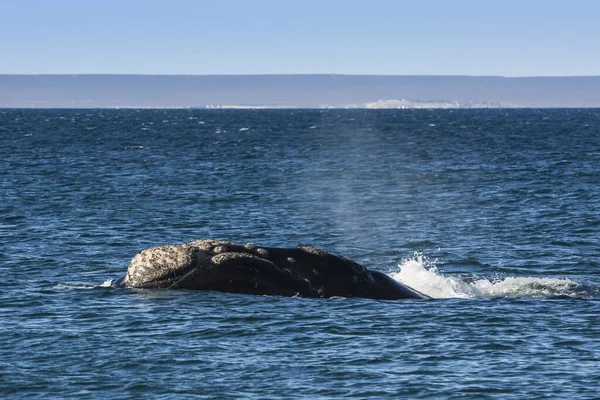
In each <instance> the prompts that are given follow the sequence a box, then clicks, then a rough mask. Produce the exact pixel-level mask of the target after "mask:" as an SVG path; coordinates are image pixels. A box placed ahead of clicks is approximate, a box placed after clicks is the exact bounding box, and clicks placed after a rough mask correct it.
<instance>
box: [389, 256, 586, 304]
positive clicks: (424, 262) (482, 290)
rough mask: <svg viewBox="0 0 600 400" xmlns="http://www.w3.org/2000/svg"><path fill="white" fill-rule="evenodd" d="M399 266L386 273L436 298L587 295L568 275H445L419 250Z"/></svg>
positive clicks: (579, 296)
mask: <svg viewBox="0 0 600 400" xmlns="http://www.w3.org/2000/svg"><path fill="white" fill-rule="evenodd" d="M398 267H399V268H400V271H398V272H392V273H390V274H389V275H390V276H391V277H392V278H393V279H395V280H396V281H398V282H400V283H403V284H405V285H408V286H410V287H412V288H414V289H416V290H418V291H420V292H421V293H424V294H426V295H428V296H431V297H432V298H435V299H451V298H492V297H532V298H548V297H561V296H567V297H578V298H581V297H588V296H589V293H588V292H589V291H588V290H587V289H586V287H585V286H584V285H581V284H578V283H576V282H574V281H572V280H570V279H567V278H537V277H496V278H493V279H486V278H466V277H457V276H445V275H443V274H442V273H440V272H439V271H438V269H437V268H436V266H435V263H434V262H431V261H430V260H429V259H428V258H427V257H426V256H424V255H423V254H422V253H415V254H414V256H413V257H411V258H406V259H403V260H402V261H401V262H400V263H399V264H398ZM586 295H587V296H586Z"/></svg>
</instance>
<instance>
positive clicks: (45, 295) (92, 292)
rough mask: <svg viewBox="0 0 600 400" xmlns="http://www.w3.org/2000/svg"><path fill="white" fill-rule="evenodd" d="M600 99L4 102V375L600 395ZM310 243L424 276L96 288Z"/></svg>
mask: <svg viewBox="0 0 600 400" xmlns="http://www.w3.org/2000/svg"><path fill="white" fill-rule="evenodd" d="M599 172H600V110H597V109H564V110H563V109H539V110H6V109H5V110H0V238H1V239H0V273H1V276H2V282H1V284H0V398H43V399H47V398H77V399H106V398H112V399H120V398H122V399H129V398H142V397H151V398H160V399H180V398H210V399H213V398H232V399H233V398H252V399H254V398H261V399H269V398H272V399H279V398H306V399H316V398H319V399H339V398H376V399H384V398H387V399H398V398H411V399H412V398H414V399H417V398H420V399H433V398H439V399H481V398H493V399H550V398H564V399H567V398H568V399H598V398H600V385H598V382H599V381H600V173H599ZM202 238H218V239H226V240H233V241H239V242H242V243H244V242H254V243H257V244H260V245H265V246H285V247H290V246H296V245H298V244H314V245H316V246H319V247H323V248H326V249H327V250H329V251H331V252H334V253H337V254H341V255H344V256H347V257H349V258H352V259H354V260H356V261H358V262H360V263H361V264H363V265H365V266H367V267H368V268H372V269H376V270H379V271H383V272H386V273H388V274H390V276H392V277H394V278H395V279H397V280H399V281H401V282H404V283H406V284H408V285H410V286H412V287H414V288H416V289H418V290H421V291H422V292H424V293H427V294H429V295H430V296H432V297H434V299H432V300H405V301H377V300H369V299H345V298H334V299H302V298H285V297H277V296H270V297H269V296H250V295H236V294H225V293H216V292H194V291H166V290H131V289H114V288H110V281H111V280H112V279H116V278H117V277H119V276H120V275H122V274H123V273H124V272H125V270H126V268H127V264H128V262H129V260H131V258H132V257H133V256H134V255H135V254H136V253H137V252H139V251H141V250H142V249H144V248H148V247H151V246H156V245H162V244H177V243H183V242H187V241H191V240H194V239H202Z"/></svg>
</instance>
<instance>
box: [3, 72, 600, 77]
mask: <svg viewBox="0 0 600 400" xmlns="http://www.w3.org/2000/svg"><path fill="white" fill-rule="evenodd" d="M0 76H72V77H76V76H164V77H199V76H211V77H215V76H220V77H233V76H236V77H239V76H256V77H258V76H263V77H264V76H277V77H280V76H332V77H333V76H353V77H354V76H363V77H428V78H432V77H436V78H445V77H448V78H501V79H530V78H600V74H599V75H523V76H505V75H468V74H462V75H461V74H448V75H443V74H422V75H420V74H370V73H369V74H359V73H357V74H351V73H350V74H349V73H325V72H322V73H321V72H316V73H248V74H231V73H226V74H171V73H114V72H108V73H102V72H99V73H96V72H85V73H2V72H0Z"/></svg>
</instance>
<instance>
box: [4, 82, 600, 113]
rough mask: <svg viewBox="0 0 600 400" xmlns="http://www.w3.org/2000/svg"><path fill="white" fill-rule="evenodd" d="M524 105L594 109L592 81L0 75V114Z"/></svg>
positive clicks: (597, 90)
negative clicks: (79, 110) (24, 111)
mask: <svg viewBox="0 0 600 400" xmlns="http://www.w3.org/2000/svg"><path fill="white" fill-rule="evenodd" d="M532 107H535V108H589V107H600V76H581V77H523V78H507V77H497V76H402V75H398V76H393V75H336V74H333V75H327V74H316V75H0V108H206V109H215V108H228V109H235V108H254V109H256V108H365V109H371V108H375V109H380V108H393V109H411V108H532Z"/></svg>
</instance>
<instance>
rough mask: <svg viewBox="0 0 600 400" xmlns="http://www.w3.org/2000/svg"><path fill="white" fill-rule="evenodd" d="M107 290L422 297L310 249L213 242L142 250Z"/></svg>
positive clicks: (380, 275) (350, 263) (348, 262)
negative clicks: (123, 274) (123, 273)
mask: <svg viewBox="0 0 600 400" xmlns="http://www.w3.org/2000/svg"><path fill="white" fill-rule="evenodd" d="M113 286H116V287H132V288H164V289H194V290H215V291H220V292H229V293H244V294H257V295H280V296H300V297H336V296H337V297H364V298H372V299H385V300H396V299H407V298H414V299H424V298H428V296H426V295H424V294H422V293H419V292H418V291H416V290H414V289H412V288H410V287H408V286H405V285H402V284H401V283H398V282H396V281H395V280H393V279H392V278H390V277H389V276H387V275H385V274H383V273H381V272H378V271H370V270H368V269H366V268H365V267H363V266H362V265H360V264H358V263H356V262H354V261H351V260H349V259H347V258H344V257H340V256H336V255H333V254H330V253H328V252H327V251H325V250H322V249H319V248H316V247H313V246H299V247H297V248H276V247H258V246H256V245H254V244H251V243H249V244H246V245H242V244H238V243H232V242H225V241H219V240H197V241H194V242H190V243H186V244H182V245H169V246H158V247H153V248H150V249H146V250H143V251H142V252H140V253H138V254H137V255H136V256H135V257H134V258H133V260H132V261H131V263H130V264H129V268H128V269H127V274H126V275H125V276H124V277H123V278H121V279H119V280H117V281H115V282H114V283H113Z"/></svg>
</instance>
